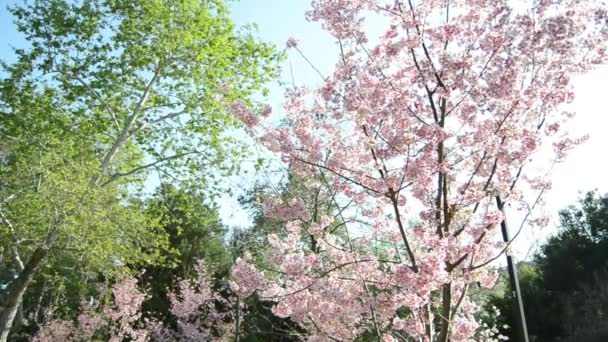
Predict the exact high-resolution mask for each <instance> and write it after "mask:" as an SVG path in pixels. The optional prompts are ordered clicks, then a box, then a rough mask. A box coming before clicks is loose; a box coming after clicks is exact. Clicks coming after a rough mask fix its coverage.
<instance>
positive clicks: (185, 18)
mask: <svg viewBox="0 0 608 342" xmlns="http://www.w3.org/2000/svg"><path fill="white" fill-rule="evenodd" d="M11 11H12V13H13V14H14V15H15V18H16V23H17V25H18V28H19V30H20V31H21V32H22V33H24V34H25V35H26V39H27V41H28V42H29V44H30V46H29V47H28V48H27V49H24V50H17V51H16V55H17V62H16V63H14V64H12V65H6V64H4V65H2V67H3V68H4V75H5V77H4V79H1V80H0V120H1V121H0V210H1V212H2V221H1V222H0V241H2V247H3V248H4V250H3V254H2V255H3V260H2V263H3V265H1V266H0V267H1V268H2V269H3V270H4V271H5V272H4V274H2V279H1V280H0V281H1V282H2V284H4V283H6V282H8V280H7V278H5V276H7V277H10V276H12V273H15V274H19V273H20V269H21V266H20V265H21V264H27V263H28V260H29V259H30V258H29V256H30V255H31V254H32V251H34V250H35V249H36V248H39V247H41V246H46V247H49V248H50V252H49V254H48V256H46V258H45V263H46V266H45V267H46V268H42V269H41V271H40V274H39V275H38V276H36V277H35V278H34V279H35V280H34V282H35V283H36V282H37V283H36V284H35V287H36V288H37V289H39V290H40V291H42V285H41V284H42V283H44V282H46V284H47V285H48V286H55V288H53V289H52V290H49V291H51V292H53V293H54V294H53V296H54V298H58V297H61V294H60V292H61V291H63V290H64V289H66V288H72V289H74V288H77V289H81V290H82V291H85V292H86V291H88V290H87V289H88V284H89V283H90V284H92V283H94V282H95V281H96V280H97V279H96V278H99V273H103V277H105V278H107V277H111V276H112V275H113V274H114V273H116V272H122V271H123V270H124V268H123V267H122V266H123V265H128V266H133V267H140V266H141V265H144V264H146V265H156V266H159V267H160V266H163V265H165V266H166V265H171V264H174V263H175V261H176V259H175V258H174V256H175V253H176V251H177V250H180V251H181V253H182V254H181V255H182V257H186V256H187V257H188V258H193V257H194V256H195V255H198V254H199V253H200V250H199V249H200V248H202V247H208V246H210V243H208V242H204V243H203V242H202V241H203V240H204V239H206V238H207V236H198V235H196V234H199V233H200V232H199V231H197V230H196V229H194V228H192V227H185V226H182V225H183V224H186V223H184V222H190V221H188V220H191V219H193V218H192V215H193V210H198V209H200V205H201V203H200V202H197V201H199V200H198V199H194V198H189V197H187V196H186V195H185V194H176V196H177V198H178V199H179V201H182V202H183V203H182V204H183V205H185V206H186V212H184V213H185V214H184V215H185V216H184V217H183V218H180V220H181V219H183V220H184V222H177V221H176V222H170V220H172V219H168V216H167V215H166V214H167V213H166V212H163V210H164V209H161V206H159V207H158V208H156V209H152V207H154V206H153V205H152V204H151V203H148V202H145V201H143V200H142V199H141V196H140V194H141V190H142V189H143V188H144V186H145V184H146V182H147V181H148V180H149V179H150V176H151V174H150V171H152V170H154V171H156V172H155V173H154V176H157V175H158V177H159V178H161V180H163V179H166V178H167V177H168V178H170V179H171V180H172V181H179V182H182V183H183V184H184V186H185V187H187V188H189V189H200V190H201V191H203V192H204V193H206V194H208V195H207V198H208V199H210V200H212V199H213V193H214V192H215V191H214V190H216V188H215V186H216V185H217V184H218V183H219V180H220V179H221V178H222V177H224V176H225V175H226V174H227V173H228V172H229V171H230V169H231V168H232V167H233V166H234V165H235V164H236V162H238V158H239V157H240V156H242V155H243V153H245V151H246V148H245V147H244V146H243V144H242V143H240V142H239V141H238V139H236V138H235V136H237V135H236V134H231V132H232V131H233V128H236V127H238V125H239V124H238V122H237V121H236V120H235V119H234V118H233V117H232V116H231V114H230V113H229V112H228V111H227V110H226V109H225V108H226V105H227V104H230V102H231V101H232V100H235V99H240V100H241V101H244V102H246V103H248V104H249V105H250V106H251V107H252V108H254V109H255V108H257V105H256V103H255V101H254V99H255V98H256V97H257V96H258V95H259V94H262V95H263V94H265V92H266V90H265V89H264V83H265V82H266V81H268V80H270V79H271V78H273V77H274V76H275V75H276V71H277V70H276V68H277V65H278V64H277V62H278V60H279V59H280V58H281V53H278V52H276V51H275V49H274V48H273V47H272V46H270V45H268V44H265V43H260V42H258V41H257V40H255V39H254V37H253V35H252V34H251V32H249V31H247V30H243V31H237V30H236V28H235V27H234V25H233V24H232V22H231V21H230V18H229V13H228V9H227V7H226V6H225V5H224V3H223V1H220V0H94V1H89V0H86V1H85V0H74V1H71V0H70V1H68V0H48V1H35V2H31V4H24V5H20V6H17V7H14V8H12V9H11ZM184 196H185V197H184ZM180 205H181V204H180ZM197 206H198V207H197ZM163 208H164V207H163ZM209 208H212V207H209ZM178 209H179V210H181V209H180V208H178ZM208 212H209V213H211V216H209V217H208V218H207V219H208V220H209V222H212V221H213V224H217V216H216V215H217V214H216V213H215V212H214V211H213V209H209V211H208ZM188 215H190V216H188ZM214 215H215V216H214ZM168 227H170V229H169V230H167V229H168ZM214 227H215V228H213V229H216V228H217V227H219V226H214ZM190 228H192V230H191V231H192V232H194V233H193V234H195V235H196V236H194V235H193V236H186V235H185V234H188V229H190ZM171 229H173V231H171ZM220 230H221V228H217V230H214V231H213V234H220V233H221V232H220ZM180 234H184V237H183V238H182V237H180V236H181V235H180ZM190 238H192V239H194V240H190ZM196 239H198V240H196ZM213 241H215V242H213V243H215V244H216V245H214V246H213V248H215V249H217V251H218V253H220V254H221V253H222V252H221V251H222V247H221V246H220V245H221V243H220V242H218V240H217V239H216V240H213ZM204 244H206V245H205V246H202V245H204ZM213 248H212V250H213ZM205 253H211V254H212V253H215V252H212V251H207V252H205ZM11 256H12V257H11ZM206 256H209V257H211V258H215V257H217V258H218V265H219V264H222V267H224V266H223V265H225V263H226V260H225V259H226V257H225V256H221V255H218V256H215V255H210V254H209V255H206ZM184 261H187V260H184ZM75 266H78V267H77V268H75ZM66 267H67V268H68V269H69V270H65V269H64V268H66ZM163 267H164V266H163ZM218 267H219V266H218ZM62 269H64V270H63V271H62ZM7 270H10V271H7ZM68 276H69V277H70V278H71V279H70V281H61V279H60V278H61V277H68ZM71 280H74V281H75V283H72V281H71ZM78 282H81V284H80V285H79V284H78ZM26 287H27V284H26ZM36 295H37V294H36ZM72 295H73V298H77V294H72ZM53 296H51V297H53ZM49 298H50V297H49ZM28 300H29V299H28ZM47 301H49V302H50V301H52V300H51V299H49V300H47ZM1 304H2V303H1V301H0V311H1V310H2V309H3V308H2V305H1ZM60 304H61V303H60ZM62 309H65V307H63V308H62ZM0 328H1V327H0Z"/></svg>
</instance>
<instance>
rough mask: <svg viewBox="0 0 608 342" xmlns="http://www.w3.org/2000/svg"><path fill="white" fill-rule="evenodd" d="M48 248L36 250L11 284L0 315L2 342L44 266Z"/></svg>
mask: <svg viewBox="0 0 608 342" xmlns="http://www.w3.org/2000/svg"><path fill="white" fill-rule="evenodd" d="M48 251H49V250H48V247H47V246H41V247H38V248H36V250H35V251H34V253H33V254H32V256H31V257H30V260H29V261H28V262H27V264H26V265H25V267H24V269H23V272H21V274H20V275H19V277H18V278H17V279H16V280H15V281H13V283H11V285H10V288H9V292H8V296H7V297H8V298H7V300H6V307H5V308H4V310H3V311H2V313H1V314H0V342H6V340H7V339H8V334H9V332H10V331H11V327H12V325H13V321H14V320H15V316H16V315H17V311H18V309H19V306H20V305H21V302H22V301H23V295H24V294H25V291H26V290H27V288H28V286H29V285H30V283H31V282H32V279H33V278H34V275H35V274H36V271H37V270H38V268H39V267H40V265H42V261H43V260H44V258H45V257H46V255H47V254H48Z"/></svg>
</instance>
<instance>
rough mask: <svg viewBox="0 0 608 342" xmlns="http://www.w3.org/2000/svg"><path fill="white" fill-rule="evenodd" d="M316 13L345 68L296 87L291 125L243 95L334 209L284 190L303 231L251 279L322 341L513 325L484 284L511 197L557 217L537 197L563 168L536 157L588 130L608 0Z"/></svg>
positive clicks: (247, 117) (498, 1)
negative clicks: (481, 314)
mask: <svg viewBox="0 0 608 342" xmlns="http://www.w3.org/2000/svg"><path fill="white" fill-rule="evenodd" d="M307 17H308V19H309V20H312V21H318V22H320V23H321V24H322V26H323V28H324V29H325V30H326V31H327V32H329V33H330V34H331V35H332V36H333V37H334V38H335V40H336V44H337V46H338V47H339V51H340V54H339V56H338V58H337V63H336V66H335V70H334V71H333V73H332V74H330V75H322V74H320V76H321V77H322V78H323V84H322V86H321V87H320V88H319V89H314V90H311V89H307V88H303V87H299V88H298V87H293V88H291V89H289V90H288V92H287V95H286V101H285V105H284V109H285V112H286V115H287V117H286V120H285V121H286V123H285V124H284V125H280V126H272V127H269V126H267V125H265V124H264V122H263V121H260V120H259V119H258V118H257V117H256V116H254V115H253V113H252V112H251V111H249V109H247V108H246V107H244V106H242V105H241V104H240V103H236V104H233V105H232V108H233V109H234V110H235V114H236V115H237V117H239V118H241V119H242V120H243V121H244V122H245V124H246V125H247V126H248V128H249V131H250V132H251V134H252V135H254V136H256V137H257V138H258V139H259V141H260V142H261V143H262V144H263V145H264V146H266V147H267V148H268V149H269V150H270V151H272V152H274V153H276V154H277V155H278V156H280V157H281V159H282V160H283V161H285V162H286V163H287V164H288V165H289V172H290V173H292V174H294V175H297V176H298V177H301V178H303V179H304V181H303V182H304V185H305V186H306V187H307V188H308V189H309V190H310V191H311V192H312V193H316V194H317V198H320V199H322V200H323V201H325V203H332V205H333V209H332V210H330V211H326V212H325V213H320V212H319V211H318V210H317V209H318V206H317V205H316V201H307V200H305V199H303V198H301V197H297V196H296V197H292V198H287V199H286V198H285V196H277V197H276V198H275V199H270V200H266V201H265V203H264V205H265V207H266V213H267V215H269V216H271V217H275V218H278V219H281V220H283V222H284V228H285V229H284V231H282V232H279V233H277V234H273V235H270V236H269V237H268V243H269V244H270V245H271V246H272V247H273V250H272V251H271V252H270V254H269V255H268V256H267V260H268V261H269V263H270V264H271V265H270V267H265V268H264V269H263V270H262V269H261V268H260V267H258V266H256V264H255V263H254V262H253V261H252V260H253V258H251V257H249V256H245V257H243V258H241V259H240V260H239V261H238V262H237V264H236V265H235V266H234V269H233V277H234V283H233V284H232V286H233V289H234V290H235V291H236V292H237V293H238V294H239V295H240V296H242V297H246V296H249V295H251V294H253V293H257V294H258V295H259V296H260V297H261V298H265V299H268V300H272V301H275V302H276V305H275V306H274V309H273V310H274V313H275V314H276V315H278V316H280V317H289V318H290V319H291V320H293V321H294V322H297V323H298V324H300V325H301V326H302V327H303V328H304V329H306V330H307V331H308V332H309V336H308V340H310V341H327V340H334V341H346V340H352V339H354V338H355V337H357V336H361V335H364V334H372V335H375V336H376V337H377V338H378V339H383V340H384V341H395V340H402V341H406V340H424V341H441V342H444V341H448V340H449V341H469V340H473V339H477V340H492V339H498V338H499V337H500V336H495V335H494V334H492V329H490V328H484V327H482V326H480V324H479V323H478V322H477V321H476V320H475V318H474V314H475V313H476V311H477V306H476V305H475V303H474V302H473V301H471V299H470V298H469V296H468V291H469V289H470V287H471V285H472V284H481V285H482V286H484V287H492V286H493V284H494V282H495V280H496V273H495V272H494V271H493V270H492V268H491V265H492V262H493V261H494V260H496V259H497V258H498V257H499V256H500V255H501V254H503V253H505V252H506V251H508V247H509V244H510V242H509V243H503V242H502V241H499V240H498V239H497V236H496V235H497V234H496V233H497V230H498V229H499V227H500V223H501V221H503V219H504V218H505V215H504V209H505V203H506V204H507V205H508V206H510V207H511V208H513V209H514V210H518V211H520V212H521V215H522V216H523V217H524V220H523V222H522V224H521V226H520V227H519V230H518V232H519V231H521V229H522V228H523V227H524V226H531V225H532V226H533V225H535V224H536V225H543V224H546V219H545V218H544V217H542V215H541V216H539V215H538V210H534V209H535V208H537V207H539V206H540V205H542V194H543V192H544V191H545V190H546V189H548V188H549V187H550V184H549V182H548V181H547V178H546V174H545V173H544V172H541V173H535V174H532V173H530V172H526V170H525V169H524V166H525V165H527V164H529V163H530V162H531V160H533V159H534V158H537V157H538V156H539V152H540V151H544V152H543V155H547V151H550V152H549V154H551V157H550V161H551V162H548V163H544V164H546V165H548V166H547V168H546V169H547V170H546V171H547V172H548V171H549V170H550V165H552V164H553V163H554V162H559V161H560V160H562V159H563V158H564V157H565V156H566V155H567V153H568V151H569V150H571V148H572V147H573V146H575V145H576V144H578V143H580V142H582V140H584V139H581V138H576V137H570V136H568V135H567V134H566V132H565V130H564V127H565V123H566V122H567V120H568V119H569V118H571V117H572V115H573V114H572V113H568V112H564V111H563V110H562V105H563V104H565V103H568V102H570V101H572V98H573V92H572V86H571V83H570V81H571V80H572V78H573V77H574V76H576V75H578V74H581V73H585V72H588V71H590V70H592V69H593V68H594V67H595V66H596V65H598V64H601V63H605V62H606V60H607V58H606V42H607V41H608V27H607V18H608V17H607V12H606V7H605V5H603V4H601V3H594V2H593V1H591V0H589V1H586V0H569V1H560V0H534V1H517V0H514V1H506V0H424V1H413V0H406V1H399V0H396V1H388V0H313V1H312V9H311V10H310V11H309V12H308V13H307ZM370 17H373V18H374V25H376V24H377V23H378V22H381V23H382V24H383V25H384V27H383V31H382V34H381V35H380V36H379V37H376V36H368V34H367V32H368V31H369V28H370V25H369V24H368V23H367V22H366V19H368V18H370ZM376 19H378V20H376ZM375 28H376V27H375ZM374 31H375V30H374ZM287 47H288V48H291V49H295V51H297V52H299V53H301V52H300V50H299V47H298V41H297V40H295V39H290V40H289V41H288V42H287ZM306 60H307V61H308V59H306ZM315 70H316V69H315ZM307 241H314V242H315V244H314V248H311V247H312V244H311V243H308V242H307Z"/></svg>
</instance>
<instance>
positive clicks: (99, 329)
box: [33, 260, 245, 342]
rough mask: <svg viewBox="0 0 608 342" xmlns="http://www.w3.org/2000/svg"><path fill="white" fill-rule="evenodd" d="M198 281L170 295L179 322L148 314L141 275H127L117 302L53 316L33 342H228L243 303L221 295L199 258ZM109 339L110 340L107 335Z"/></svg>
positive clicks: (118, 289) (183, 281) (186, 282)
mask: <svg viewBox="0 0 608 342" xmlns="http://www.w3.org/2000/svg"><path fill="white" fill-rule="evenodd" d="M194 273H195V278H194V279H181V280H179V284H178V286H177V288H176V289H174V290H173V291H171V292H170V293H168V296H169V299H170V301H171V308H170V311H171V315H172V316H173V317H174V318H175V326H173V325H172V324H169V323H166V322H161V321H159V320H156V319H154V318H146V317H144V312H142V304H143V303H144V301H145V300H146V299H147V298H148V295H147V293H146V292H145V291H142V290H141V289H140V287H141V284H138V281H137V279H135V278H133V277H127V278H124V279H122V280H121V281H120V282H118V283H117V284H115V285H114V286H113V287H112V297H113V303H112V305H110V306H107V307H101V308H99V307H97V306H99V305H90V304H88V303H86V302H83V303H82V305H81V313H80V314H79V316H78V317H77V320H75V321H70V320H62V319H52V320H50V321H49V322H47V323H46V324H45V325H43V326H42V327H41V329H40V331H39V332H38V334H37V335H36V336H35V337H34V339H33V340H34V342H47V341H48V342H51V341H70V342H80V341H83V342H84V341H91V340H94V339H95V338H97V339H101V338H102V337H103V338H105V340H108V341H111V342H113V341H116V342H118V341H125V340H127V341H141V342H144V341H158V342H162V341H220V340H221V341H224V340H226V341H228V340H230V339H231V338H233V337H234V336H235V335H236V325H235V324H234V316H235V313H236V310H237V309H238V311H239V313H240V314H241V315H242V312H243V311H244V309H245V308H244V305H243V304H240V303H239V305H238V307H237V301H236V298H235V297H234V296H233V295H231V294H228V296H226V294H224V295H222V294H221V293H220V292H218V291H217V290H215V289H214V288H213V286H212V278H211V275H210V274H209V273H208V271H207V267H206V265H205V263H204V262H203V261H202V260H199V261H197V264H196V267H195V269H194ZM106 337H107V338H106Z"/></svg>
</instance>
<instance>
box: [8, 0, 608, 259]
mask: <svg viewBox="0 0 608 342" xmlns="http://www.w3.org/2000/svg"><path fill="white" fill-rule="evenodd" d="M15 2H16V1H15V0H0V6H1V8H0V32H1V37H2V38H1V39H0V44H1V45H0V46H1V48H0V59H2V60H4V61H12V60H14V56H13V53H12V51H11V49H10V48H9V47H10V46H15V47H23V46H24V44H25V42H24V40H23V38H22V37H21V36H20V35H19V34H18V33H17V32H16V28H15V26H14V24H13V23H12V18H11V17H10V15H9V13H8V12H7V11H6V5H7V4H11V3H15ZM309 3H310V1H309V0H241V1H236V2H233V3H232V9H233V19H234V21H235V22H236V23H237V24H238V25H244V24H247V23H256V24H257V25H258V28H259V34H258V36H259V37H260V38H261V39H263V40H265V41H269V42H272V43H274V44H276V45H277V46H279V47H280V48H283V47H284V45H285V42H286V40H287V39H288V38H289V37H295V38H297V39H298V40H299V41H300V44H299V46H300V49H301V50H302V51H303V52H304V53H305V54H306V55H307V57H308V58H309V59H310V60H311V61H312V62H313V63H314V64H315V66H316V67H317V68H318V69H320V71H321V72H322V73H323V74H325V75H327V74H329V73H330V71H331V69H332V67H333V65H334V63H335V61H336V52H337V50H336V46H335V45H334V43H333V41H332V40H331V38H330V36H329V35H328V34H327V33H325V32H324V31H323V30H322V29H321V27H320V24H319V23H314V22H313V23H311V22H308V21H306V20H305V17H304V13H305V11H306V10H307V9H308V7H309ZM292 75H293V79H294V80H295V83H296V84H298V85H309V86H311V87H314V86H315V85H318V84H319V81H320V79H319V76H318V75H317V74H315V72H314V71H313V70H312V69H311V68H310V67H309V66H308V65H307V64H306V63H305V62H304V61H303V60H302V59H301V57H299V56H297V55H295V54H293V53H290V55H289V59H288V61H287V62H286V64H285V66H284V74H283V79H284V80H286V81H289V82H291V79H292ZM606 79H608V67H607V66H603V67H602V68H600V69H599V70H597V71H594V72H593V73H591V74H589V75H584V76H581V77H579V78H578V79H575V81H574V85H575V95H576V99H575V101H574V103H573V104H572V105H571V106H569V109H572V110H574V111H576V112H577V116H576V117H575V119H574V120H572V122H571V123H570V126H569V129H570V130H571V131H572V132H574V133H576V134H589V136H590V139H589V141H587V142H586V143H585V144H584V145H582V146H580V147H578V148H577V149H576V150H574V151H573V152H572V154H571V156H570V157H569V159H568V160H567V161H566V162H564V163H562V164H558V165H557V166H556V167H555V169H554V173H553V175H552V176H551V179H552V181H553V184H554V185H553V189H552V190H551V191H549V192H548V193H547V195H546V196H545V199H546V202H547V210H548V212H550V213H552V214H553V215H554V216H555V214H556V213H557V210H558V209H560V208H563V207H564V206H566V205H568V204H572V203H574V201H575V200H576V198H577V196H578V192H579V191H583V192H584V191H588V190H591V189H594V188H598V189H599V190H600V192H608V177H607V176H606V174H607V173H608V161H607V160H606V158H605V155H606V153H605V150H606V148H608V134H606V133H605V130H606V127H608V109H606V108H608V106H606V105H605V99H606V96H607V95H608V87H606V86H605V85H604V83H605V80H606ZM281 99H282V89H281V88H280V87H279V86H278V85H276V84H275V85H273V86H272V92H271V97H270V99H269V102H270V104H271V105H272V106H273V108H274V110H275V112H278V113H277V114H278V115H279V116H281V113H280V108H281ZM246 179H249V178H246V177H233V178H232V179H231V180H230V182H231V185H232V186H235V187H238V188H242V187H246V186H248V185H251V184H250V182H248V181H247V180H246ZM221 205H222V210H221V212H222V217H223V219H224V221H225V222H226V223H227V224H229V225H235V226H243V225H247V223H248V222H249V220H248V217H247V214H246V213H245V212H243V211H242V210H240V209H239V207H238V204H237V203H236V201H235V200H231V199H228V198H224V199H223V200H222V202H221ZM510 226H511V227H518V226H519V222H517V220H514V222H513V223H511V224H510ZM550 232H551V230H550V229H549V230H545V231H541V232H534V233H532V232H528V233H527V234H525V235H524V236H523V239H522V240H520V242H519V243H518V244H517V251H518V254H520V255H525V253H526V251H527V250H528V247H529V246H530V245H532V244H533V243H534V241H536V240H537V239H542V238H543V237H544V236H546V235H547V234H548V233H550Z"/></svg>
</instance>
